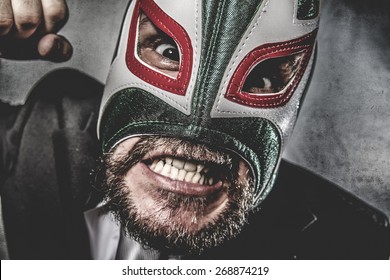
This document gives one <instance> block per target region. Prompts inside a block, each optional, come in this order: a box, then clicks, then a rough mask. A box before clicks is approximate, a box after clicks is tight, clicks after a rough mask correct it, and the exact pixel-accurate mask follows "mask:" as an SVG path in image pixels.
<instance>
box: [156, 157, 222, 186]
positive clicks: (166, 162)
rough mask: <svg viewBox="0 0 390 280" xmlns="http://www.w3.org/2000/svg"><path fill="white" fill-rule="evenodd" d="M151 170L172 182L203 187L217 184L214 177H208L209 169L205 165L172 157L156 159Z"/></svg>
mask: <svg viewBox="0 0 390 280" xmlns="http://www.w3.org/2000/svg"><path fill="white" fill-rule="evenodd" d="M150 169H151V170H153V171H154V172H156V173H158V174H161V175H163V176H165V177H169V178H171V179H172V180H179V181H185V182H190V183H195V184H201V185H213V184H214V182H215V180H214V178H213V177H209V176H207V173H208V172H209V168H207V167H205V165H203V164H196V163H194V162H188V161H184V160H180V159H175V158H171V157H166V158H160V159H155V160H154V161H153V162H152V164H151V165H150ZM206 176H207V177H206Z"/></svg>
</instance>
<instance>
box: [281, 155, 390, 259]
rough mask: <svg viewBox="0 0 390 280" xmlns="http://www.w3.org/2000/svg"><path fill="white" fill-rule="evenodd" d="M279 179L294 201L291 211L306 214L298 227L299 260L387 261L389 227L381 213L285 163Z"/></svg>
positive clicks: (338, 188)
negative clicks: (296, 210) (301, 258)
mask: <svg viewBox="0 0 390 280" xmlns="http://www.w3.org/2000/svg"><path fill="white" fill-rule="evenodd" d="M279 178H280V180H279V184H280V185H283V188H288V189H289V191H287V193H288V194H287V195H289V196H291V197H294V200H295V202H294V203H293V204H294V205H295V206H292V208H294V207H295V208H298V209H301V210H302V211H301V212H302V213H304V212H306V215H304V214H303V215H301V217H303V218H302V219H303V221H302V222H301V223H300V224H301V225H302V226H303V227H301V234H300V240H299V242H300V244H301V246H302V247H301V252H300V255H301V257H305V256H307V257H309V256H311V257H312V256H316V257H319V258H333V259H334V258H343V259H345V258H347V259H360V258H363V259H382V258H385V259H388V257H389V255H390V226H389V220H388V217H387V216H386V215H385V214H384V213H383V212H381V211H380V210H378V209H376V208H375V207H373V206H371V205H369V204H368V203H366V202H365V201H363V200H361V199H359V198H358V197H356V196H355V195H353V194H351V193H350V192H348V191H346V190H345V189H343V188H341V187H339V186H337V185H335V184H334V183H332V182H330V181H328V180H326V179H325V178H323V177H321V176H319V175H317V174H314V173H313V172H310V171H309V170H307V169H304V168H302V167H299V166H297V165H294V164H292V163H289V162H286V161H284V162H283V163H282V166H281V170H280V173H279ZM287 178H289V179H287ZM291 192H293V193H291ZM298 205H299V206H298ZM298 224H299V223H298Z"/></svg>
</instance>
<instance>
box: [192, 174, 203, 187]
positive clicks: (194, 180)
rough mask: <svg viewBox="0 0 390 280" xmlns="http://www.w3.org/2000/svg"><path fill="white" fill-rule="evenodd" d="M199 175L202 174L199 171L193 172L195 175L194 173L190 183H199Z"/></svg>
mask: <svg viewBox="0 0 390 280" xmlns="http://www.w3.org/2000/svg"><path fill="white" fill-rule="evenodd" d="M201 176H202V175H200V173H198V172H195V175H194V177H192V180H191V182H192V183H195V184H197V183H199V179H200V177H201Z"/></svg>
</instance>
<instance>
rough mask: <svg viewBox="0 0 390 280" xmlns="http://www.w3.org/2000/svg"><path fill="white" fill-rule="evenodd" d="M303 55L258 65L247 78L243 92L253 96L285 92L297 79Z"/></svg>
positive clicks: (269, 60)
mask: <svg viewBox="0 0 390 280" xmlns="http://www.w3.org/2000/svg"><path fill="white" fill-rule="evenodd" d="M302 59H303V53H298V54H293V55H290V56H284V57H276V58H270V59H267V60H264V61H262V62H260V63H258V64H257V65H256V66H255V67H254V68H253V69H252V70H251V71H250V72H249V75H248V76H247V78H246V80H245V82H244V85H243V87H242V91H243V92H247V93H249V94H251V95H252V94H253V95H266V94H274V93H279V92H281V91H283V90H284V89H285V88H286V86H287V85H288V84H289V82H290V81H291V80H292V79H293V78H294V77H295V75H296V74H297V72H298V69H299V66H300V64H301V62H302Z"/></svg>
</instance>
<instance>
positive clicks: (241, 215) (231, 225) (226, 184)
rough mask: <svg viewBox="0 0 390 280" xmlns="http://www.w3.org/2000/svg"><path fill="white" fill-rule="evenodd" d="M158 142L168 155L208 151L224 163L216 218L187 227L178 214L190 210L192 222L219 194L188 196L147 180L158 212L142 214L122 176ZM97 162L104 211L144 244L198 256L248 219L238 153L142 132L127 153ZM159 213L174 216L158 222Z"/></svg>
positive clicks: (249, 187)
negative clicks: (223, 201)
mask: <svg viewBox="0 0 390 280" xmlns="http://www.w3.org/2000/svg"><path fill="white" fill-rule="evenodd" d="M159 147H163V149H164V151H166V152H167V153H169V154H171V155H175V154H177V153H178V152H183V151H184V152H185V154H188V155H198V157H202V155H207V157H208V158H212V159H213V162H215V163H217V164H220V165H224V166H225V167H226V176H225V177H224V178H223V188H222V190H221V192H226V194H227V196H228V201H227V203H226V205H225V206H224V208H223V210H222V211H221V212H220V213H219V214H218V215H217V216H216V217H213V218H212V219H211V221H210V222H208V223H207V224H206V225H204V226H202V227H201V228H199V229H198V230H196V231H193V230H190V229H189V228H188V226H187V225H186V224H183V223H181V222H180V219H177V217H181V216H184V214H186V215H187V214H188V213H192V215H191V216H192V218H191V223H195V224H196V223H197V220H198V219H199V218H202V217H203V216H204V215H207V213H205V209H206V208H207V206H208V205H210V204H211V203H212V202H213V201H215V199H216V197H214V196H218V195H220V194H219V193H217V194H215V195H213V196H210V197H202V196H188V195H183V194H178V193H174V192H170V191H167V190H164V189H163V188H155V187H153V186H148V185H147V184H145V185H144V186H143V187H144V188H145V189H147V191H148V194H149V195H150V197H151V198H152V199H153V201H154V202H155V207H154V209H156V211H155V212H154V213H151V214H150V215H143V214H140V211H139V209H138V208H137V206H136V204H135V203H134V199H133V193H132V191H131V188H129V186H128V184H129V183H128V182H127V181H126V179H125V176H126V174H127V172H128V170H130V169H131V168H132V167H133V166H134V165H136V164H137V163H138V162H140V161H141V160H142V159H143V158H144V157H145V155H147V154H149V153H150V152H152V151H153V150H155V149H157V148H159ZM101 162H102V164H101V167H100V168H99V171H98V173H99V176H98V178H100V179H99V181H100V182H99V185H100V187H101V189H102V191H103V193H104V196H105V201H106V204H105V210H106V211H111V212H112V213H113V214H114V216H115V217H116V219H117V221H118V222H119V223H120V225H121V227H122V229H123V230H124V231H125V232H126V233H127V234H128V235H129V236H130V237H131V238H133V239H134V240H136V241H137V242H139V243H140V244H142V245H144V246H146V247H150V248H153V249H158V250H160V251H166V252H168V253H169V254H181V255H183V254H184V255H193V254H195V255H198V254H201V253H202V252H204V251H205V250H207V249H208V248H213V247H216V246H219V245H220V244H222V243H224V242H225V241H226V240H230V239H233V238H234V237H236V236H237V235H238V234H239V233H240V231H241V229H242V227H243V226H244V225H245V223H246V221H247V216H248V214H249V212H250V208H251V202H252V199H253V197H252V194H253V183H252V180H251V178H250V177H249V176H244V178H242V177H243V176H241V177H240V176H239V174H238V173H239V172H238V169H239V166H238V162H239V157H238V156H236V155H233V154H231V153H227V152H225V151H221V150H218V149H211V148H209V147H207V146H205V145H198V144H192V143H190V142H188V141H183V140H180V139H175V138H168V137H159V136H145V137H142V138H141V139H140V141H139V142H137V144H136V145H135V146H134V148H133V149H132V150H131V151H129V152H127V153H126V154H124V155H122V156H119V157H118V156H115V157H114V156H113V154H112V153H110V154H107V155H105V156H104V157H103V159H102V161H101ZM160 212H168V213H169V216H170V217H172V219H169V222H167V221H164V222H162V221H161V215H160V214H161V213H160ZM175 218H176V219H175Z"/></svg>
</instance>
